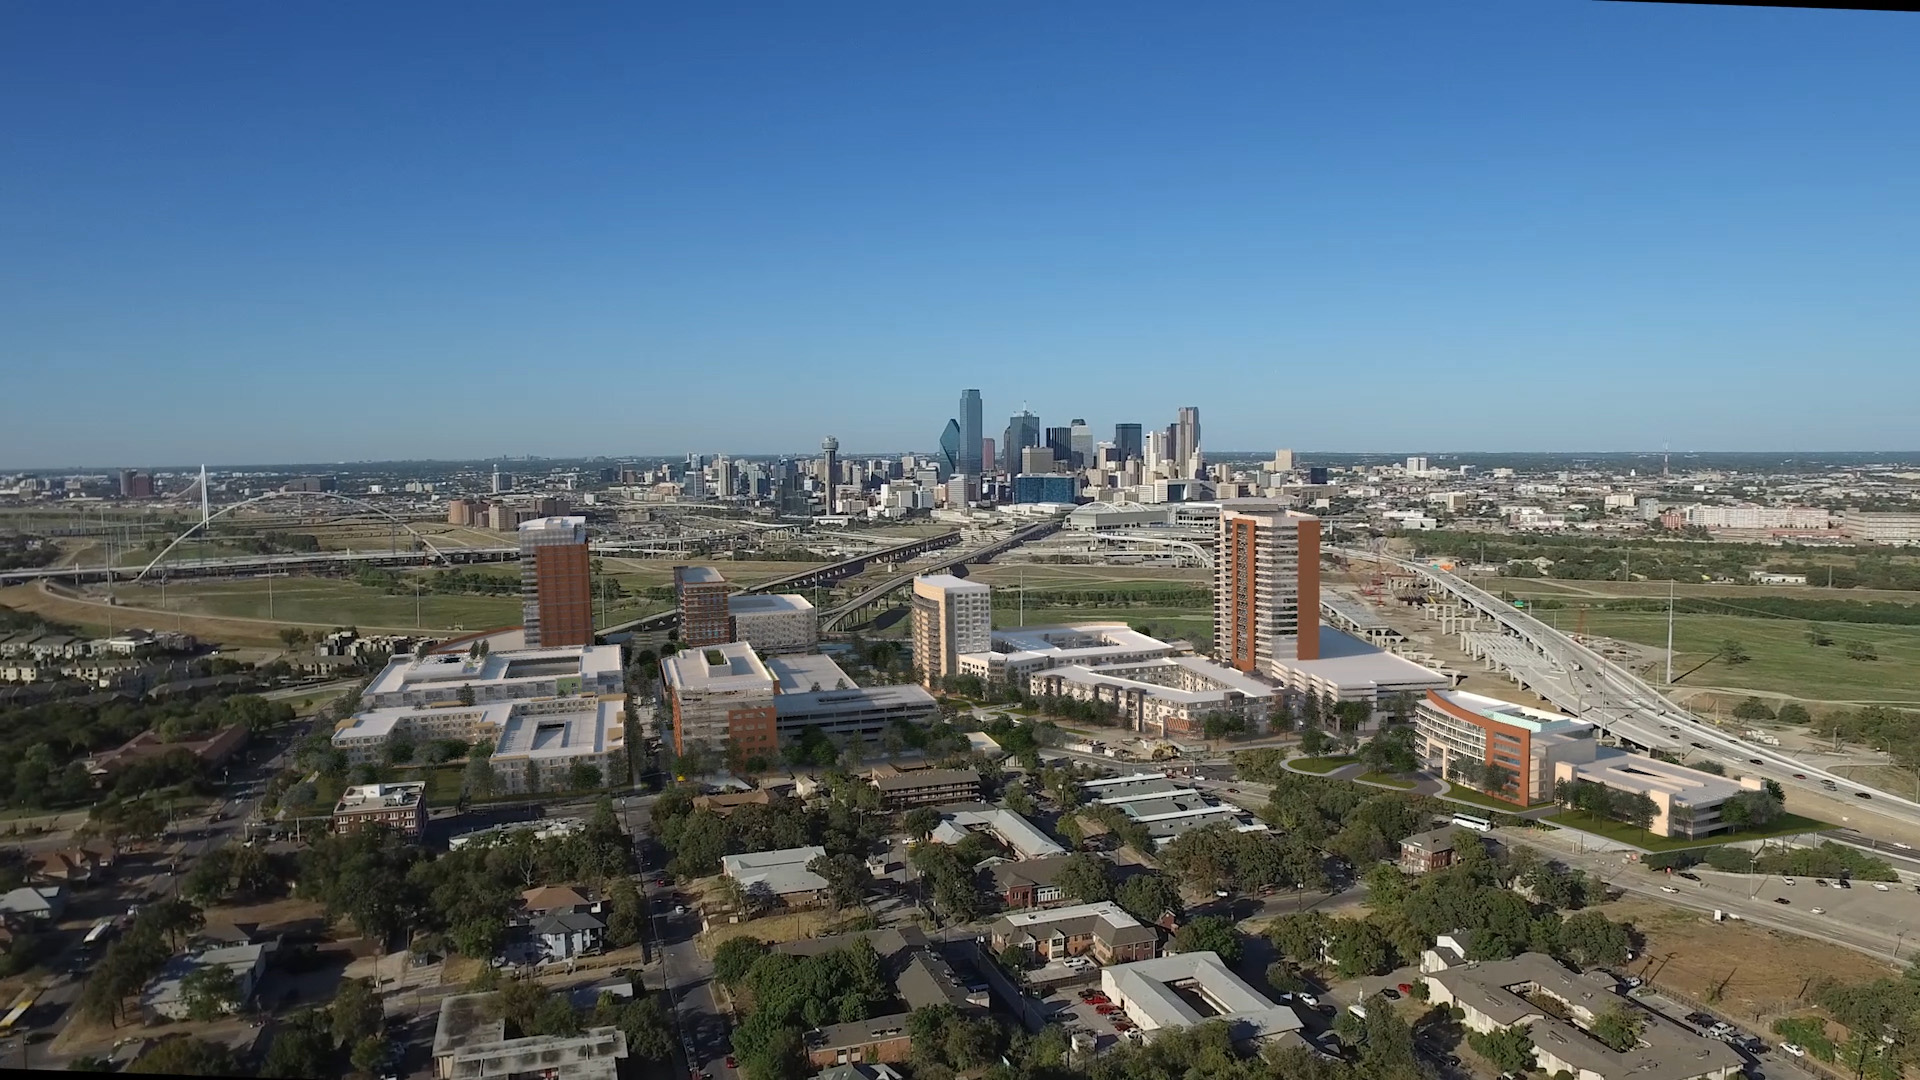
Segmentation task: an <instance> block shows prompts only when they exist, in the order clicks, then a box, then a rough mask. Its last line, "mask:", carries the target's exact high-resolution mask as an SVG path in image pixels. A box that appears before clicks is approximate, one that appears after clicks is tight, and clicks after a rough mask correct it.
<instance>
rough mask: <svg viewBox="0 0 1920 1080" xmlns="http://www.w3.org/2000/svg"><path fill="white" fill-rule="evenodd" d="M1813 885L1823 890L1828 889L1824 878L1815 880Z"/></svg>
mask: <svg viewBox="0 0 1920 1080" xmlns="http://www.w3.org/2000/svg"><path fill="white" fill-rule="evenodd" d="M1813 883H1814V884H1815V885H1818V886H1819V887H1821V888H1823V889H1824V888H1826V887H1827V879H1826V878H1823V877H1817V878H1814V879H1813Z"/></svg>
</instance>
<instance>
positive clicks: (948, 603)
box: [913, 574, 993, 686]
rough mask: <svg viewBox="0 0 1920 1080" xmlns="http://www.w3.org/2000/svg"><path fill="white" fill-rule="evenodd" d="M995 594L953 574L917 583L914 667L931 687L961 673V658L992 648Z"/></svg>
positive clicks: (983, 586) (914, 599)
mask: <svg viewBox="0 0 1920 1080" xmlns="http://www.w3.org/2000/svg"><path fill="white" fill-rule="evenodd" d="M992 633H993V590H992V589H990V588H988V587H987V586H985V585H982V584H980V583H979V582H975V581H967V580H965V579H963V578H958V577H955V576H953V575H952V574H930V575H928V576H926V577H919V578H914V579H913V662H914V663H915V664H916V665H917V666H918V667H919V668H920V676H921V679H922V680H923V681H924V682H925V683H926V684H927V685H928V686H935V685H938V683H939V681H940V680H941V679H943V678H945V677H947V676H949V675H956V674H959V671H960V664H959V658H960V657H961V656H963V655H965V654H966V653H975V652H985V651H987V650H988V649H990V648H992Z"/></svg>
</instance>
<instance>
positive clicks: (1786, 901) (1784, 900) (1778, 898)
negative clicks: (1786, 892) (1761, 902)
mask: <svg viewBox="0 0 1920 1080" xmlns="http://www.w3.org/2000/svg"><path fill="white" fill-rule="evenodd" d="M1773 902H1774V903H1776V904H1791V903H1793V901H1791V900H1789V899H1787V898H1786V897H1784V896H1776V897H1774V898H1773Z"/></svg>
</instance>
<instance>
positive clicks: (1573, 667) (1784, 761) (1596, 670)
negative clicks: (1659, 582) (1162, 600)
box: [1329, 548, 1920, 820]
mask: <svg viewBox="0 0 1920 1080" xmlns="http://www.w3.org/2000/svg"><path fill="white" fill-rule="evenodd" d="M1329 552H1330V553H1332V554H1338V555H1340V556H1343V557H1345V558H1348V559H1351V560H1355V561H1361V560H1373V561H1376V562H1384V563H1389V564H1391V565H1393V566H1396V567H1398V568H1399V569H1401V570H1404V571H1406V572H1408V573H1411V574H1413V575H1414V576H1416V577H1418V578H1420V579H1421V580H1422V581H1424V582H1425V583H1426V585H1427V586H1428V587H1429V589H1430V590H1431V591H1432V592H1436V593H1441V594H1444V595H1445V596H1446V597H1448V598H1449V602H1450V603H1451V604H1453V605H1456V607H1457V610H1454V611H1449V610H1447V609H1444V608H1443V609H1442V610H1441V612H1440V617H1441V620H1442V627H1443V629H1446V630H1447V631H1448V632H1457V633H1459V634H1460V635H1461V636H1462V638H1463V639H1465V640H1466V642H1467V643H1468V644H1469V645H1470V646H1471V647H1472V648H1475V649H1479V650H1485V651H1488V652H1492V651H1496V650H1497V649H1498V647H1499V643H1498V642H1497V641H1489V640H1487V638H1488V637H1499V638H1507V639H1511V640H1512V642H1513V643H1514V644H1513V648H1512V649H1511V650H1510V651H1508V652H1506V653H1505V654H1504V655H1502V656H1501V657H1499V658H1497V662H1496V666H1499V667H1501V668H1502V669H1503V670H1506V671H1510V672H1512V673H1514V674H1515V675H1517V676H1519V677H1520V681H1521V682H1522V683H1523V685H1525V686H1526V687H1527V688H1528V689H1529V690H1531V691H1533V692H1534V693H1536V694H1539V695H1540V696H1541V697H1543V698H1546V699H1547V700H1548V701H1551V702H1553V703H1554V704H1555V705H1557V706H1559V707H1560V708H1561V710H1563V711H1565V712H1568V713H1571V714H1573V715H1576V716H1580V717H1582V718H1584V719H1586V720H1590V721H1592V722H1593V723H1594V724H1596V725H1597V726H1599V727H1600V729H1601V730H1602V731H1604V732H1606V733H1607V734H1610V735H1613V736H1615V737H1617V738H1619V739H1621V740H1623V741H1626V742H1630V743H1633V744H1635V745H1637V746H1641V747H1645V748H1648V749H1652V748H1659V749H1663V750H1670V751H1673V752H1675V753H1676V754H1686V753H1692V752H1694V751H1697V750H1706V751H1711V752H1713V753H1715V754H1719V755H1725V756H1726V759H1727V760H1726V764H1728V765H1729V766H1731V767H1733V768H1735V769H1736V770H1737V771H1741V772H1748V773H1753V774H1757V775H1760V776H1764V777H1769V778H1771V779H1774V780H1777V781H1779V782H1780V783H1781V784H1782V785H1784V786H1786V787H1790V788H1791V787H1796V786H1797V787H1800V788H1803V789H1806V790H1809V791H1812V792H1817V791H1819V789H1820V786H1821V781H1823V780H1825V781H1831V782H1832V784H1833V785H1834V787H1835V788H1836V789H1838V790H1839V791H1840V792H1841V793H1842V794H1845V795H1859V794H1861V793H1868V794H1869V795H1870V797H1871V799H1872V801H1873V809H1875V810H1879V811H1882V812H1888V813H1892V814H1894V815H1895V816H1898V817H1900V818H1903V819H1908V820H1914V819H1920V802H1915V801H1914V800H1912V799H1907V798H1902V797H1901V796H1898V795H1893V794H1890V793H1887V792H1884V791H1882V790H1880V789H1878V788H1873V787H1868V786H1867V785H1865V784H1862V783H1859V782H1858V781H1855V780H1850V779H1848V778H1846V777H1844V776H1840V775H1837V774H1834V773H1828V772H1825V771H1823V770H1821V769H1818V768H1815V767H1814V766H1812V765H1808V764H1806V763H1805V762H1802V761H1800V760H1798V759H1796V758H1793V757H1789V756H1788V755H1786V754H1784V753H1782V752H1780V751H1779V750H1777V749H1775V748H1773V747H1770V746H1762V745H1760V744H1758V743H1752V742H1748V741H1746V740H1745V739H1740V738H1736V737H1734V736H1731V735H1728V734H1727V733H1725V732H1723V731H1721V730H1720V729H1719V728H1717V727H1714V726H1713V725H1711V724H1706V723H1702V722H1701V721H1700V719H1699V718H1698V717H1696V716H1694V715H1693V714H1692V713H1690V712H1688V711H1687V710H1686V709H1683V708H1681V707H1680V706H1678V705H1676V704H1674V703H1673V702H1672V701H1669V700H1668V699H1667V698H1666V697H1665V696H1664V695H1662V694H1661V693H1660V692H1659V691H1658V690H1655V689H1654V688H1653V687H1652V686H1650V685H1648V684H1647V682H1646V680H1644V679H1642V678H1640V676H1638V675H1635V674H1634V673H1633V672H1631V671H1628V670H1627V669H1626V668H1624V667H1622V666H1620V665H1619V664H1617V663H1614V662H1613V661H1612V660H1609V659H1607V658H1606V657H1604V656H1602V655H1600V654H1599V653H1597V652H1595V651H1593V650H1592V649H1589V648H1587V647H1586V646H1584V645H1582V644H1580V643H1579V642H1577V641H1575V640H1574V639H1573V638H1572V637H1571V636H1569V635H1567V634H1564V633H1561V632H1560V631H1559V630H1558V629H1555V628H1554V627H1551V626H1549V625H1547V624H1546V623H1544V622H1542V621H1540V620H1539V619H1536V618H1534V617H1533V616H1532V615H1529V614H1527V613H1526V612H1524V611H1522V610H1520V609H1518V608H1515V607H1514V606H1513V605H1512V604H1510V603H1508V602H1506V601H1504V600H1501V599H1500V598H1499V597H1497V596H1494V595H1493V594H1492V593H1490V592H1487V591H1486V590H1485V589H1482V588H1480V587H1479V586H1477V585H1473V584H1471V583H1469V582H1467V581H1466V580H1464V579H1462V578H1460V577H1459V576H1457V575H1455V574H1453V573H1450V572H1448V571H1445V570H1441V569H1440V568H1438V567H1436V566H1431V565H1428V564H1426V563H1420V562H1413V561H1409V560H1406V559H1400V558H1395V557H1393V556H1390V555H1383V554H1380V553H1377V552H1372V551H1364V550H1359V549H1352V548H1330V549H1329ZM1530 658H1531V659H1532V660H1533V661H1534V662H1532V663H1529V662H1528V660H1529V659H1530ZM1489 659H1490V660H1492V659H1495V658H1493V657H1491V656H1489Z"/></svg>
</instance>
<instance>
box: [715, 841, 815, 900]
mask: <svg viewBox="0 0 1920 1080" xmlns="http://www.w3.org/2000/svg"><path fill="white" fill-rule="evenodd" d="M826 853H827V852H826V849H825V848H822V847H818V846H814V847H802V848H788V849H786V850H784V851H760V852H754V853H751V854H746V855H727V856H724V857H722V858H721V860H720V868H721V871H722V872H723V873H725V874H726V875H727V876H728V877H730V878H732V879H733V880H735V881H737V882H739V883H740V886H741V888H743V889H745V890H747V892H748V893H749V894H751V895H759V896H762V897H765V898H767V899H775V900H779V901H780V902H781V903H783V904H785V905H786V906H788V907H792V908H802V907H817V906H818V905H820V904H822V903H825V902H826V898H827V879H826V878H823V877H821V876H820V875H819V874H816V873H814V872H813V871H811V870H809V869H807V864H808V863H810V862H812V861H813V860H815V859H817V858H819V857H820V856H822V855H825V854H826Z"/></svg>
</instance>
